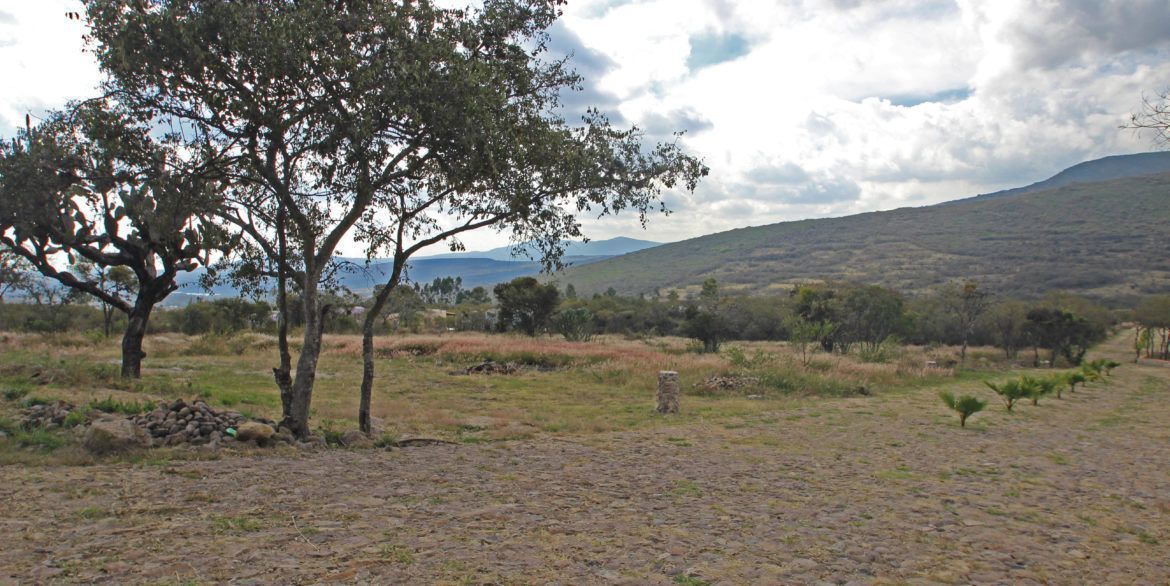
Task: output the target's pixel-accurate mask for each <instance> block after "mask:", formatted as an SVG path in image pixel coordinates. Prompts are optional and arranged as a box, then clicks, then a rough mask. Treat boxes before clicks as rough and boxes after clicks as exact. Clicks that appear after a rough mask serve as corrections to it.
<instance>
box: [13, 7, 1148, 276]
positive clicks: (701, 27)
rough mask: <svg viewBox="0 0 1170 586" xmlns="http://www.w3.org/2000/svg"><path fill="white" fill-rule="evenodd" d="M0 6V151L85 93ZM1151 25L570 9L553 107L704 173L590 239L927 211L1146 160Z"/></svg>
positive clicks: (1119, 12) (83, 84)
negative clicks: (1132, 120) (658, 213)
mask: <svg viewBox="0 0 1170 586" xmlns="http://www.w3.org/2000/svg"><path fill="white" fill-rule="evenodd" d="M14 4H16V5H15V6H10V5H5V6H4V7H3V8H0V75H3V78H2V79H4V80H5V81H6V83H4V84H0V136H8V135H10V133H11V130H12V126H13V125H15V124H17V123H18V121H21V120H23V113H24V112H25V111H27V110H30V109H37V108H43V107H46V106H59V105H61V104H63V103H64V101H65V100H66V99H68V98H73V97H81V96H85V95H88V94H90V93H91V92H92V88H93V87H94V86H95V85H96V83H97V80H98V75H97V73H96V70H95V68H94V65H93V60H92V58H91V57H90V56H89V55H85V54H82V52H81V41H80V36H81V34H82V30H81V26H80V24H78V23H76V22H73V21H68V20H66V19H65V17H64V14H65V12H66V11H67V10H78V9H79V8H78V7H77V5H76V2H72V1H65V0H53V1H49V0H40V1H37V2H20V3H14ZM1166 22H1170V3H1167V2H1166V0H1113V1H1099V0H1096V1H1095V0H1064V1H1055V0H1023V1H1014V0H955V1H949V0H932V1H928V2H923V1H921V0H786V1H782V2H778V1H776V0H735V1H732V0H579V1H574V2H571V3H570V4H569V5H568V6H567V7H566V11H565V17H564V19H563V20H562V21H561V22H560V23H558V25H557V27H556V28H555V29H554V30H553V31H552V32H553V34H554V42H553V44H552V48H553V49H555V50H560V51H572V52H574V53H575V54H576V60H577V63H578V64H579V65H580V67H581V70H582V73H584V74H585V75H586V84H587V85H588V87H589V89H588V91H587V92H585V93H582V94H580V95H578V96H575V97H573V98H571V99H569V100H567V102H568V107H567V109H574V110H576V109H580V108H582V107H584V106H586V105H590V104H593V103H596V104H597V105H599V106H602V107H604V108H606V109H609V110H611V114H613V116H612V118H613V119H614V120H617V121H624V122H629V123H635V124H638V125H639V126H641V127H643V128H645V129H647V131H648V134H649V135H651V136H652V137H653V138H654V139H656V140H662V139H666V138H668V137H669V133H670V131H671V130H689V131H690V132H689V133H688V134H687V135H686V137H685V138H684V142H685V144H686V146H687V147H688V148H690V149H691V150H692V151H693V152H695V153H697V154H699V155H701V156H703V157H704V158H705V159H706V161H707V163H708V164H709V165H710V166H711V170H712V172H711V176H710V177H708V178H707V180H706V181H705V182H704V183H703V184H702V185H701V187H700V190H699V191H698V192H697V193H696V194H693V195H690V194H683V193H672V194H669V195H668V197H667V201H668V203H669V204H670V206H671V207H672V208H673V209H674V210H675V211H676V213H674V214H672V215H671V216H669V217H666V218H655V219H653V220H652V222H651V225H650V228H651V229H650V231H649V232H645V233H643V232H640V230H639V227H638V223H637V221H636V218H633V217H630V216H621V217H618V218H610V219H605V220H602V221H595V220H592V219H587V220H586V223H587V226H588V228H589V230H588V233H589V234H590V235H591V236H593V237H595V238H607V237H611V236H616V235H622V234H624V235H631V236H638V237H647V238H652V239H659V240H677V239H681V238H687V237H691V236H697V235H700V234H705V233H710V232H713V231H718V230H725V229H730V228H735V227H739V226H744V225H747V224H754V225H761V224H765V223H770V222H776V221H782V220H792V219H799V218H804V217H820V216H826V215H840V214H847V213H856V212H864V211H871V210H876V209H889V208H893V207H899V206H904V205H925V204H929V203H935V202H939V201H944V200H947V199H953V198H956V197H963V196H967V195H973V194H976V193H984V192H989V191H994V190H997V189H1002V188H1006V187H1014V186H1018V185H1024V184H1027V183H1031V182H1033V181H1037V180H1040V179H1044V178H1046V177H1047V176H1049V175H1052V174H1054V173H1055V172H1057V171H1059V170H1061V169H1062V168H1064V167H1067V166H1069V165H1072V164H1075V163H1077V162H1080V161H1083V160H1085V159H1090V158H1097V157H1101V156H1106V155H1111V154H1119V153H1128V152H1138V151H1144V150H1148V149H1149V148H1150V146H1151V145H1150V143H1149V142H1147V140H1146V139H1145V138H1143V137H1140V136H1135V135H1134V134H1132V133H1129V132H1126V131H1121V130H1119V128H1118V126H1120V125H1121V124H1123V123H1125V121H1126V120H1127V119H1128V115H1129V114H1130V113H1131V112H1133V111H1134V110H1135V109H1138V108H1139V107H1140V104H1141V98H1142V96H1143V94H1150V93H1154V92H1158V91H1160V90H1164V89H1166V88H1167V86H1170V28H1167V27H1165V23H1166ZM688 63H689V64H690V65H688ZM503 238H504V237H502V236H498V235H495V234H493V233H491V232H488V233H484V234H476V235H473V236H469V237H468V238H467V244H468V246H469V247H470V248H473V249H478V248H488V247H491V246H496V245H499V244H501V240H502V239H503ZM346 252H347V253H349V252H353V251H349V250H347V251H346Z"/></svg>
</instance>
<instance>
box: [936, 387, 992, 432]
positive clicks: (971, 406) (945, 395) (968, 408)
mask: <svg viewBox="0 0 1170 586" xmlns="http://www.w3.org/2000/svg"><path fill="white" fill-rule="evenodd" d="M938 396H939V398H940V399H942V402H943V403H944V404H945V405H946V406H947V407H948V408H950V409H951V410H952V411H954V412H955V413H958V414H959V427H967V418H968V417H970V416H972V415H974V414H976V413H978V412H980V411H982V410H983V409H985V408H986V407H987V401H982V400H980V399H979V398H978V397H973V396H971V395H963V396H961V397H955V395H954V394H952V393H949V392H946V391H943V392H941V393H939V394H938Z"/></svg>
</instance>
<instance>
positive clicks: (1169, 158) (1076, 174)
mask: <svg viewBox="0 0 1170 586" xmlns="http://www.w3.org/2000/svg"><path fill="white" fill-rule="evenodd" d="M1162 173H1170V151H1166V152H1157V153H1138V154H1136V155H1117V156H1113V157H1104V158H1101V159H1094V160H1092V161H1085V162H1084V163H1078V164H1076V165H1073V166H1072V167H1069V168H1068V169H1065V170H1064V171H1061V172H1060V173H1057V174H1056V175H1053V176H1052V177H1049V178H1048V179H1045V180H1044V181H1038V182H1036V183H1033V184H1031V185H1027V186H1024V187H1017V188H1015V189H1006V190H1004V191H997V192H995V193H985V194H983V195H977V196H975V197H981V198H990V197H1004V196H1009V195H1022V194H1025V193H1035V192H1037V191H1047V190H1049V189H1054V188H1057V187H1064V186H1065V185H1071V184H1073V183H1096V182H1100V181H1109V180H1112V179H1124V178H1126V177H1145V176H1149V175H1159V174H1162ZM958 201H965V200H958ZM951 203H954V202H951Z"/></svg>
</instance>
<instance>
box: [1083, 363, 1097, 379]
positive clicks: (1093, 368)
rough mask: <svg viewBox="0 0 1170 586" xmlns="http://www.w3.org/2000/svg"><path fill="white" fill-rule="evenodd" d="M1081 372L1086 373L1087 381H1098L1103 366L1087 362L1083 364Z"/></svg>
mask: <svg viewBox="0 0 1170 586" xmlns="http://www.w3.org/2000/svg"><path fill="white" fill-rule="evenodd" d="M1081 374H1083V375H1085V382H1087V383H1089V382H1097V381H1099V380H1101V367H1100V366H1099V365H1096V364H1093V363H1092V362H1087V363H1085V364H1082V365H1081Z"/></svg>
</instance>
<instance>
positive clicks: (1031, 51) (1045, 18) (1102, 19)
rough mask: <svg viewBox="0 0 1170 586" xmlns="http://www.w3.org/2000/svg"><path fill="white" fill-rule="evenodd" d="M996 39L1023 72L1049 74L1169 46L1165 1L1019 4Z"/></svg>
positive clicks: (1169, 9)
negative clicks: (1083, 61)
mask: <svg viewBox="0 0 1170 586" xmlns="http://www.w3.org/2000/svg"><path fill="white" fill-rule="evenodd" d="M1020 4H1021V5H1022V6H1020V9H1019V10H1018V11H1016V12H1014V13H1012V14H1011V15H1010V16H1011V17H1010V19H1009V20H1006V21H1005V22H1003V23H1002V28H1001V32H1000V34H1001V36H1002V39H1003V40H1004V41H1005V42H1006V43H1007V44H1009V45H1011V46H1012V47H1014V48H1015V52H1016V55H1017V56H1018V58H1019V60H1020V63H1021V65H1022V66H1023V67H1039V68H1044V69H1053V68H1056V67H1060V66H1062V65H1065V64H1067V63H1071V62H1074V61H1076V60H1079V59H1084V58H1086V57H1088V56H1093V55H1105V54H1111V53H1118V52H1122V51H1133V50H1140V49H1144V48H1153V47H1159V46H1165V45H1166V44H1168V43H1170V27H1167V26H1166V24H1167V22H1170V5H1168V4H1167V3H1166V1H1165V0H1124V1H1114V2H1102V1H1101V0H1067V1H1065V2H1039V1H1034V2H1028V3H1020Z"/></svg>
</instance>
